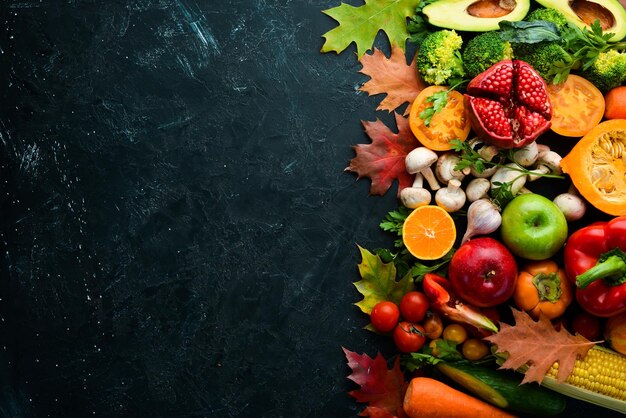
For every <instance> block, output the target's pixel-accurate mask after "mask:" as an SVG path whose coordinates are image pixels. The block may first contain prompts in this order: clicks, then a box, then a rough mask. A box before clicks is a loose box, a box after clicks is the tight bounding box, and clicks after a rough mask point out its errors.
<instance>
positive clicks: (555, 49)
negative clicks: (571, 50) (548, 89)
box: [513, 41, 570, 83]
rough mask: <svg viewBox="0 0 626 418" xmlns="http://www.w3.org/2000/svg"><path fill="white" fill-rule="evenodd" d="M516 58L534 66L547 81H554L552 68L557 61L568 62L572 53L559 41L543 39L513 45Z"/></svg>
mask: <svg viewBox="0 0 626 418" xmlns="http://www.w3.org/2000/svg"><path fill="white" fill-rule="evenodd" d="M513 51H514V54H515V58H516V59H518V60H521V61H525V62H527V63H528V64H530V66H531V67H533V68H534V69H535V70H536V71H537V72H538V73H539V75H540V76H541V77H543V79H544V80H546V81H547V82H549V83H550V82H552V79H553V78H554V75H553V74H550V70H551V69H552V66H553V65H554V63H555V62H559V61H560V62H567V60H568V59H569V58H570V54H568V53H567V51H565V49H563V47H562V46H561V45H560V44H559V43H557V42H550V41H542V42H539V43H536V44H515V45H513Z"/></svg>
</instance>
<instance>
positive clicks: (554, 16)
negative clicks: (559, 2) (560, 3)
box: [524, 7, 568, 31]
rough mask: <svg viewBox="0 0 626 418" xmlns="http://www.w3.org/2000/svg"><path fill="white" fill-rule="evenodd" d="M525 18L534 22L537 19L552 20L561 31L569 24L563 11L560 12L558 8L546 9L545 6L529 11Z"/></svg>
mask: <svg viewBox="0 0 626 418" xmlns="http://www.w3.org/2000/svg"><path fill="white" fill-rule="evenodd" d="M524 20H525V21H527V22H534V21H536V20H545V21H547V22H552V23H554V24H555V25H556V27H557V29H558V30H559V31H562V30H563V29H565V28H566V27H567V25H568V23H567V19H566V18H565V16H564V15H563V13H561V12H559V11H558V10H556V9H546V8H543V7H542V8H539V9H535V10H533V11H532V12H530V13H528V15H526V18H525V19H524Z"/></svg>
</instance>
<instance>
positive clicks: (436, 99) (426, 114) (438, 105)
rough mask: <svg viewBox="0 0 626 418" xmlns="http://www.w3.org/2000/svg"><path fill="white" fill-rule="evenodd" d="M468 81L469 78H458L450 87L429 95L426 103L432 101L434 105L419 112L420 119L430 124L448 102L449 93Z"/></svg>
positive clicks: (425, 123) (427, 124)
mask: <svg viewBox="0 0 626 418" xmlns="http://www.w3.org/2000/svg"><path fill="white" fill-rule="evenodd" d="M466 83H469V80H456V81H454V82H453V84H452V86H451V87H450V88H449V89H447V90H441V91H438V92H436V93H433V94H431V95H430V96H428V97H427V98H426V103H432V104H433V105H432V106H428V107H426V108H425V109H424V110H422V111H421V112H420V114H419V117H420V119H423V120H424V125H426V126H430V122H431V121H432V119H433V116H435V114H437V113H440V112H441V111H442V110H443V109H444V108H445V107H446V105H447V104H448V95H449V94H450V92H451V91H453V90H456V89H458V88H459V87H461V86H462V85H463V84H466Z"/></svg>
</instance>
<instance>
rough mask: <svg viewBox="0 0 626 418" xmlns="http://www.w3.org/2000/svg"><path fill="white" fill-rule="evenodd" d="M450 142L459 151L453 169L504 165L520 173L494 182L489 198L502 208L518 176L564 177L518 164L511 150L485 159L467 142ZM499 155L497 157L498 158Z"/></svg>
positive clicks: (456, 140) (507, 200) (512, 194)
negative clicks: (532, 169)
mask: <svg viewBox="0 0 626 418" xmlns="http://www.w3.org/2000/svg"><path fill="white" fill-rule="evenodd" d="M450 142H451V143H452V149H453V150H455V151H457V152H458V153H459V162H458V163H457V164H456V166H455V167H454V169H455V170H464V169H466V168H474V170H476V171H477V172H478V173H482V172H483V171H485V169H486V168H488V167H506V168H507V169H509V170H513V171H518V172H519V173H520V174H519V176H518V177H516V178H514V179H513V180H511V181H508V182H506V183H501V182H495V183H494V186H496V187H494V188H493V189H492V190H491V200H492V201H493V203H494V204H496V205H498V206H499V207H501V208H503V207H504V206H506V204H507V203H508V202H509V201H511V200H512V199H513V198H514V197H515V194H514V193H513V190H512V186H513V183H514V182H515V181H516V180H517V179H518V178H520V177H523V176H526V175H528V174H533V175H537V176H539V177H546V178H552V179H564V178H565V177H563V176H561V175H558V174H549V173H545V174H544V173H539V172H535V171H531V170H529V169H527V168H526V167H524V166H522V165H520V164H518V163H517V162H516V161H515V158H514V156H513V151H512V150H502V151H500V153H499V154H498V156H497V157H496V158H493V159H492V160H487V159H486V158H484V157H483V156H482V155H480V153H479V152H478V151H476V150H475V149H474V148H472V146H471V145H470V144H469V143H468V142H462V141H460V140H458V139H453V140H452V141H450ZM498 157H499V158H498ZM507 160H508V161H510V162H513V163H515V165H511V164H506V163H505V161H507Z"/></svg>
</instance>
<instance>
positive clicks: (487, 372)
mask: <svg viewBox="0 0 626 418" xmlns="http://www.w3.org/2000/svg"><path fill="white" fill-rule="evenodd" d="M435 367H436V368H437V370H438V371H439V372H441V373H442V374H443V375H445V376H446V377H448V378H449V379H451V380H452V381H454V382H456V383H457V384H459V385H461V386H462V387H464V388H465V389H467V390H468V391H470V392H471V393H473V394H474V395H476V396H478V397H479V398H481V399H483V400H484V401H486V402H489V403H491V404H492V405H495V406H497V407H500V408H502V409H506V410H509V411H513V412H517V413H520V414H528V415H532V416H537V417H547V416H552V415H558V414H560V413H561V412H563V410H564V409H565V406H566V401H565V397H563V396H562V395H560V394H558V393H556V392H553V391H551V390H549V389H544V388H542V387H541V386H539V385H538V384H536V383H525V384H523V385H522V384H521V382H522V377H521V376H518V375H517V374H515V373H509V372H506V371H502V370H493V369H489V368H486V367H483V366H477V365H474V364H471V363H448V362H441V363H438V364H437V365H436V366H435Z"/></svg>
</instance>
